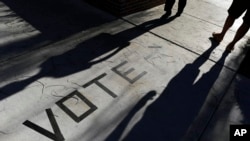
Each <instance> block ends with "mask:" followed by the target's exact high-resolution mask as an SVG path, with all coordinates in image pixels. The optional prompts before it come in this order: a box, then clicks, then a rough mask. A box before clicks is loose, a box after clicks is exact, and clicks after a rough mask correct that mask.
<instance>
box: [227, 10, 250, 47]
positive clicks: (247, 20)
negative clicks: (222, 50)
mask: <svg viewBox="0 0 250 141" xmlns="http://www.w3.org/2000/svg"><path fill="white" fill-rule="evenodd" d="M249 10H250V8H248V10H247V12H246V14H245V16H244V18H243V19H244V22H243V23H242V24H241V26H240V27H239V29H238V30H237V32H236V34H235V36H234V39H233V41H232V42H230V43H229V44H228V45H227V47H226V50H228V51H232V50H233V49H234V46H235V44H236V43H237V42H238V41H239V40H240V39H241V38H242V37H243V36H244V35H245V34H246V33H247V31H248V30H249V27H250V11H249Z"/></svg>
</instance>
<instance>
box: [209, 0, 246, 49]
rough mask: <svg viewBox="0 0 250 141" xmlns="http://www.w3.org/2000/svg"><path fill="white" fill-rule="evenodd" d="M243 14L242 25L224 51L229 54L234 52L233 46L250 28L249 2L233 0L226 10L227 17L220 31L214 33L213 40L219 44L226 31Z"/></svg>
mask: <svg viewBox="0 0 250 141" xmlns="http://www.w3.org/2000/svg"><path fill="white" fill-rule="evenodd" d="M244 12H246V13H245V15H244V17H243V23H242V24H241V26H240V27H239V28H238V29H237V32H236V34H235V36H234V38H233V40H232V41H231V42H230V43H229V44H228V45H227V47H226V50H227V51H229V52H231V51H232V50H234V46H235V44H236V43H237V42H238V41H239V40H240V39H241V38H242V37H244V35H245V34H246V33H247V31H248V30H249V26H250V4H249V0H233V2H232V4H231V6H230V7H229V9H228V17H227V19H226V21H225V23H224V26H223V28H222V31H221V32H219V33H216V32H214V33H213V34H212V36H213V38H214V40H215V41H217V42H221V41H222V40H223V38H224V36H225V34H226V32H227V31H228V29H229V28H230V27H231V26H232V25H233V24H234V22H235V20H236V19H237V18H239V17H240V16H241V15H242V14H243V13H244Z"/></svg>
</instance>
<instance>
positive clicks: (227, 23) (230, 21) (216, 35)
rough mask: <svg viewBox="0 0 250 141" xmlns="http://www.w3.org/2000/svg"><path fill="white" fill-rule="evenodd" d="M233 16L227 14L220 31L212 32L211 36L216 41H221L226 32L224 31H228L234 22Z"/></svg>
mask: <svg viewBox="0 0 250 141" xmlns="http://www.w3.org/2000/svg"><path fill="white" fill-rule="evenodd" d="M234 21H235V18H234V17H232V16H230V15H229V16H228V17H227V19H226V21H225V23H224V26H223V28H222V31H221V32H219V33H215V32H214V33H213V34H212V35H213V38H214V39H215V40H216V41H217V42H221V41H222V40H223V38H224V36H225V34H226V32H227V31H228V29H229V28H230V27H231V26H232V25H233V24H234Z"/></svg>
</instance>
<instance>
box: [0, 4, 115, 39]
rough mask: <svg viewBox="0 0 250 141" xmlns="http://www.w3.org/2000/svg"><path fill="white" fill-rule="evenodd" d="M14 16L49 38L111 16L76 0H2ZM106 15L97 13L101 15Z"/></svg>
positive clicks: (92, 25) (108, 18) (107, 19)
mask: <svg viewBox="0 0 250 141" xmlns="http://www.w3.org/2000/svg"><path fill="white" fill-rule="evenodd" d="M2 2H4V3H5V4H6V5H7V6H8V7H9V8H10V9H11V10H13V11H14V12H15V13H16V14H17V15H18V16H20V17H21V18H22V19H24V20H25V21H26V22H28V23H29V24H31V25H32V26H33V27H34V28H35V29H37V30H39V31H40V32H41V33H42V34H45V35H47V36H49V37H51V38H62V37H66V36H69V35H71V34H74V33H77V32H79V31H82V30H85V29H88V28H91V27H95V26H98V25H100V24H103V23H105V22H109V21H111V20H114V19H115V18H114V17H111V16H110V17H108V16H107V14H103V15H102V14H101V13H97V12H96V11H95V10H93V8H91V7H89V6H88V5H87V4H86V3H83V2H81V1H79V0H71V1H68V0H52V1H51V0H36V1H34V0H2ZM104 15H105V16H106V17H101V16H104Z"/></svg>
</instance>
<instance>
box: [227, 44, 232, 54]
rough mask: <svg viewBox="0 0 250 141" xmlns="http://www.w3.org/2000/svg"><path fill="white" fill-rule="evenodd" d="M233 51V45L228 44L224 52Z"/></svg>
mask: <svg viewBox="0 0 250 141" xmlns="http://www.w3.org/2000/svg"><path fill="white" fill-rule="evenodd" d="M233 50H234V44H233V43H229V44H228V45H227V47H226V51H227V52H229V53H230V52H232V51H233Z"/></svg>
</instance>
